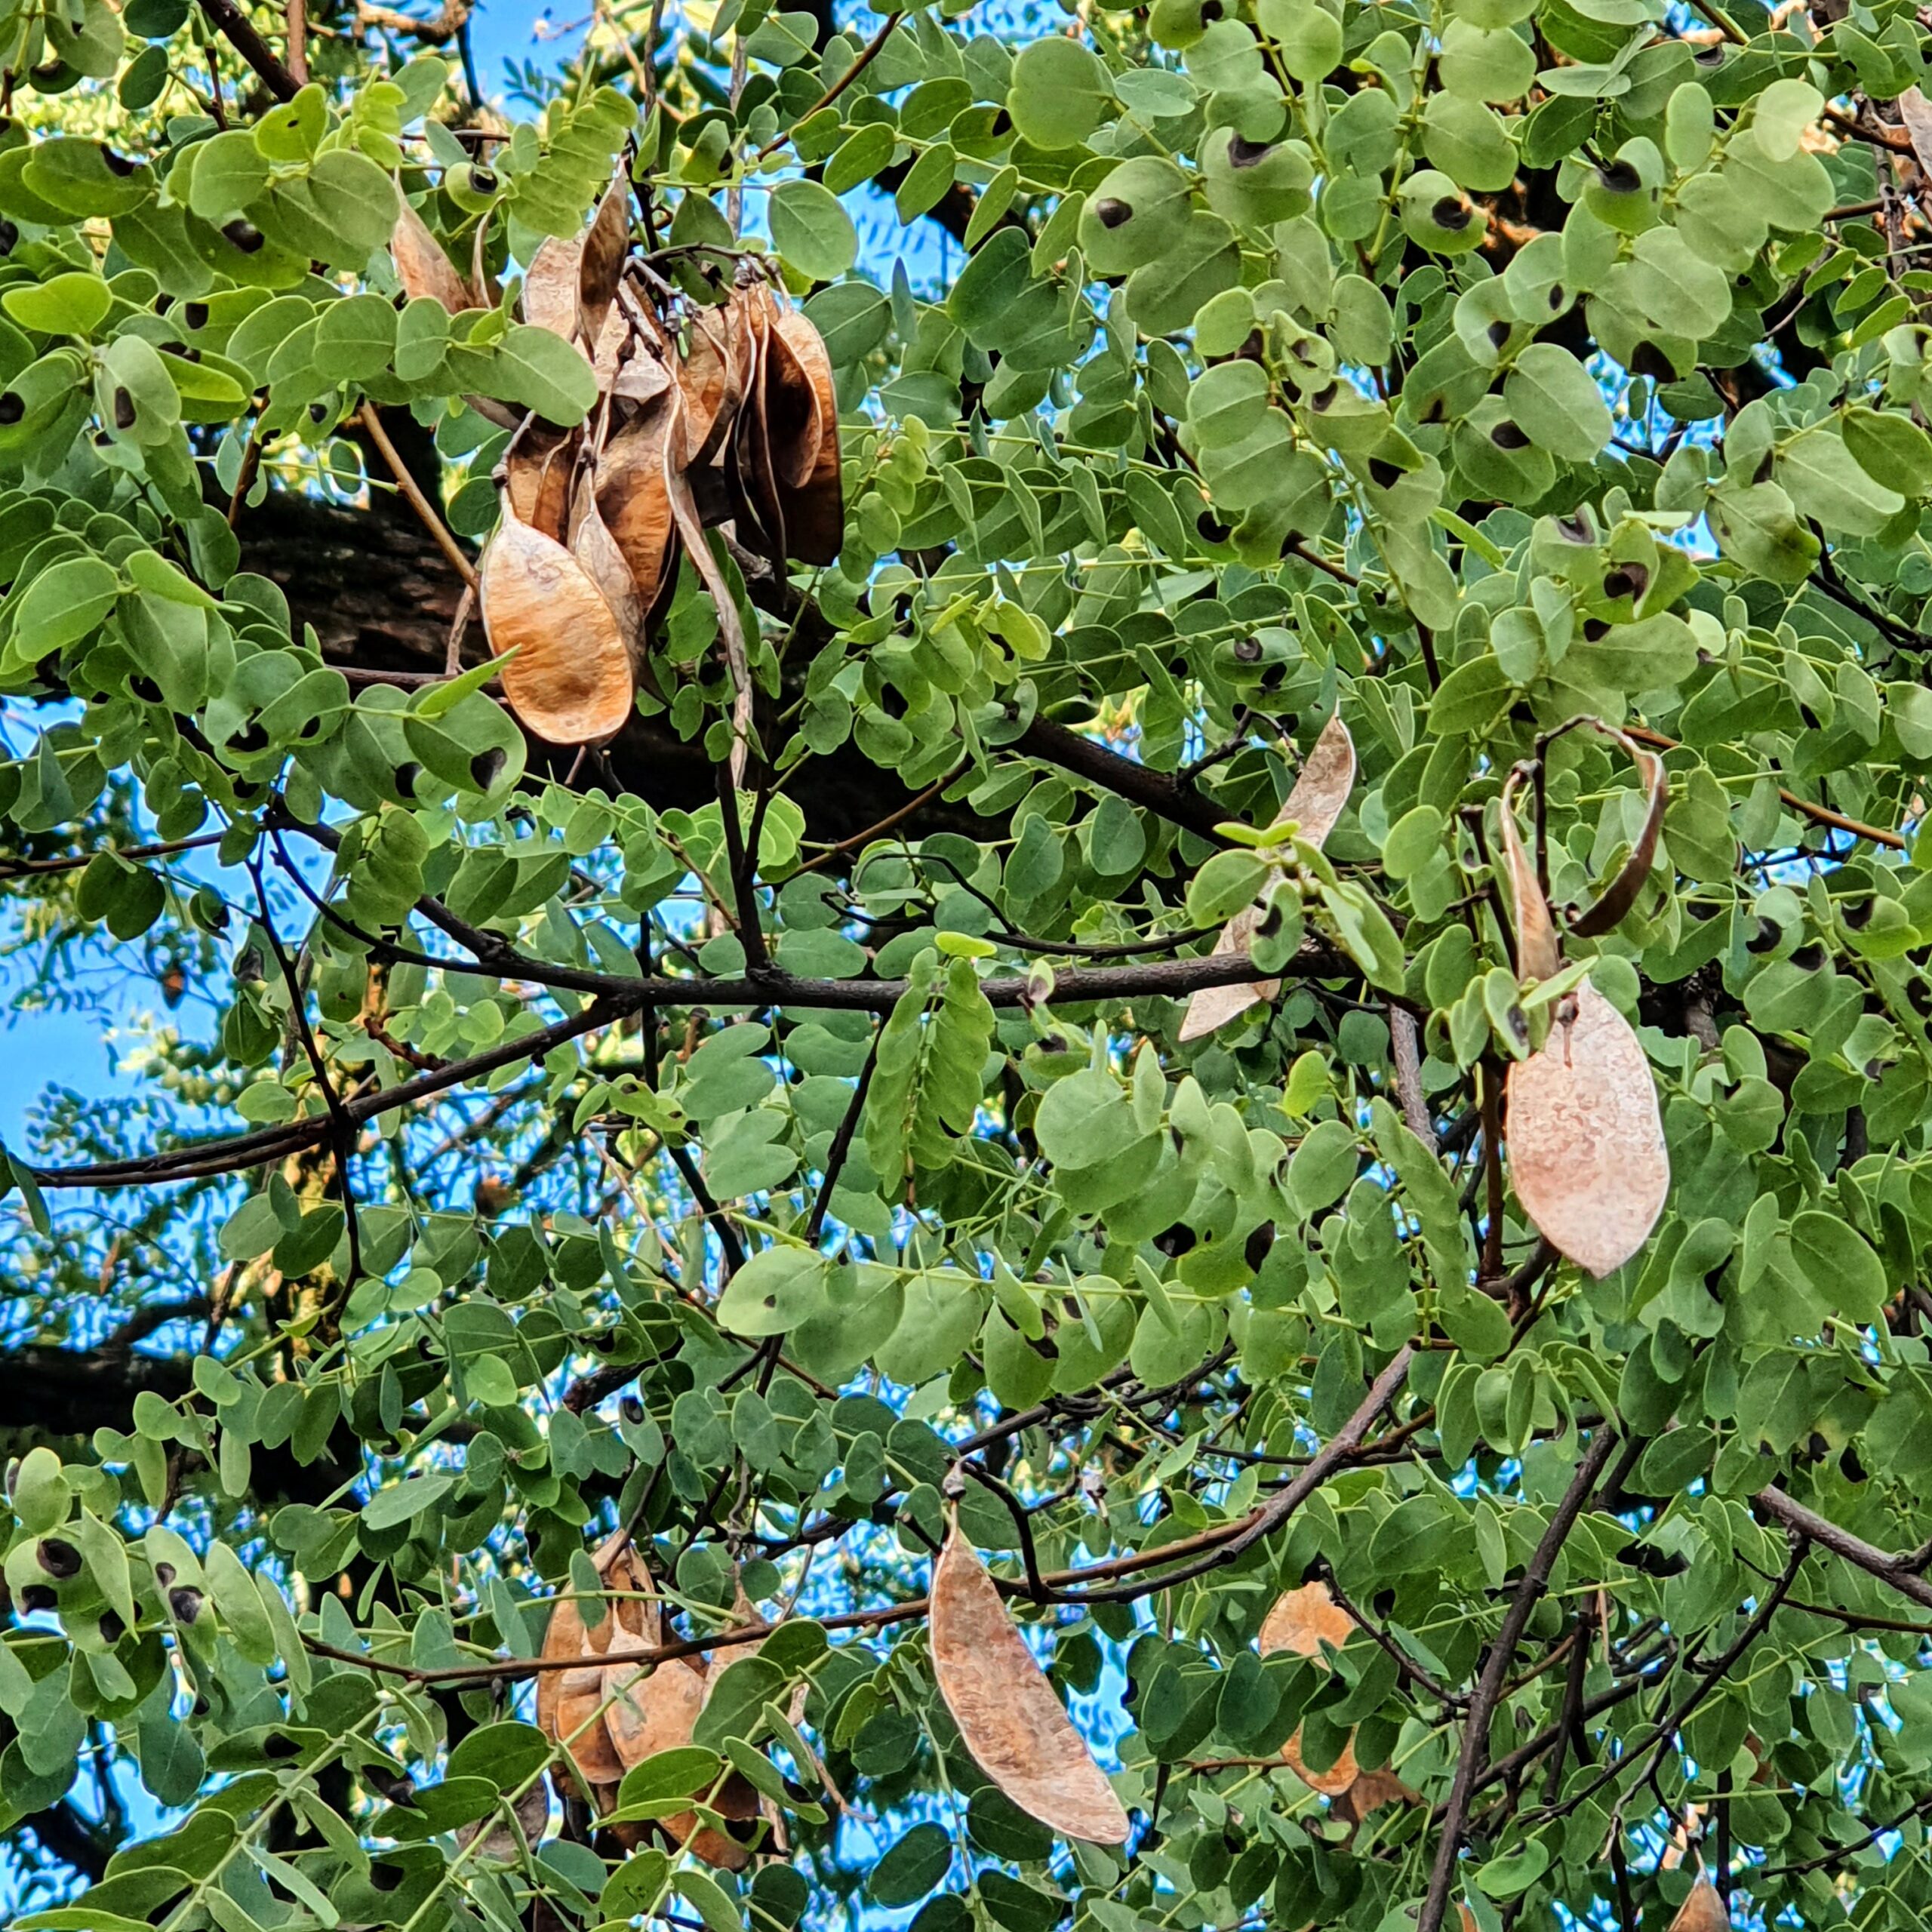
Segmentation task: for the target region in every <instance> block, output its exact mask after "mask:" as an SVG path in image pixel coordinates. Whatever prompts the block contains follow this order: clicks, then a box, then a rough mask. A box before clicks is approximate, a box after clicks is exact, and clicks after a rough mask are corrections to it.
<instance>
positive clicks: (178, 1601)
mask: <svg viewBox="0 0 1932 1932" xmlns="http://www.w3.org/2000/svg"><path fill="white" fill-rule="evenodd" d="M168 1608H169V1609H170V1610H171V1611H173V1612H174V1617H175V1620H176V1621H177V1623H193V1622H194V1620H195V1618H196V1617H198V1616H200V1615H201V1614H202V1593H201V1592H200V1591H199V1590H197V1589H192V1587H190V1586H189V1585H187V1584H186V1583H184V1584H183V1585H182V1586H181V1587H180V1589H178V1590H170V1591H169V1592H168Z"/></svg>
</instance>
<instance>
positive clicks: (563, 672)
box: [477, 503, 632, 745]
mask: <svg viewBox="0 0 1932 1932" xmlns="http://www.w3.org/2000/svg"><path fill="white" fill-rule="evenodd" d="M477 601H478V605H479V606H480V608H481V611H482V614H483V629H484V632H485V635H486V636H487V637H488V639H489V643H490V648H491V651H492V652H494V654H496V655H497V656H498V657H502V656H503V654H504V653H505V652H506V651H511V650H515V651H516V655H515V657H512V659H511V660H509V663H506V665H505V666H503V694H504V696H505V697H507V698H508V699H509V703H510V708H511V709H512V710H513V711H514V712H515V713H516V715H517V716H518V718H521V720H522V721H523V722H524V723H525V724H527V725H528V727H529V728H530V729H531V731H534V732H535V733H536V734H537V736H538V737H540V738H544V739H547V740H549V742H550V743H552V744H555V745H583V744H598V743H602V742H603V741H604V740H605V739H607V738H609V737H612V736H614V734H616V733H617V731H620V729H621V728H623V724H624V722H625V721H626V719H627V718H629V716H630V715H631V700H632V679H631V659H630V652H629V650H628V648H626V645H625V642H624V639H623V635H622V634H621V632H620V631H619V629H618V626H617V618H616V617H615V616H614V615H613V614H612V612H611V607H610V605H608V604H607V603H606V602H605V601H604V597H603V593H602V592H600V591H599V590H598V588H597V586H596V585H595V583H594V582H592V580H591V578H590V577H589V574H587V573H586V571H585V570H584V568H583V566H582V565H580V564H579V563H578V561H577V559H576V558H574V557H573V556H572V555H571V553H570V552H569V551H568V550H567V549H565V548H564V546H562V545H561V543H558V542H557V541H556V540H555V538H554V537H546V536H545V535H544V534H543V532H542V531H540V530H534V529H532V528H531V527H530V525H528V524H526V523H525V522H523V521H521V519H520V518H518V515H516V512H515V506H514V505H513V504H511V503H506V504H505V506H504V513H503V522H502V523H501V524H500V525H499V526H498V528H497V534H495V535H494V537H491V540H490V541H489V543H488V546H486V547H485V550H484V552H483V559H482V563H481V567H480V568H479V569H478V600H477Z"/></svg>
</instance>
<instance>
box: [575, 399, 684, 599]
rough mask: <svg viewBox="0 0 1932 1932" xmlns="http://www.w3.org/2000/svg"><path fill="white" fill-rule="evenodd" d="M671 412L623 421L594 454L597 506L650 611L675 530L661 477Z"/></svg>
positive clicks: (665, 573) (665, 575) (665, 576)
mask: <svg viewBox="0 0 1932 1932" xmlns="http://www.w3.org/2000/svg"><path fill="white" fill-rule="evenodd" d="M670 424H671V416H670V412H669V411H668V410H666V409H654V410H651V411H647V412H645V413H644V414H640V415H638V416H636V417H633V418H632V420H630V421H629V422H628V423H625V424H623V426H621V427H620V429H617V431H616V432H614V434H613V435H611V438H610V440H609V441H608V442H607V443H605V445H604V448H603V451H602V453H601V454H600V455H599V456H598V459H597V466H596V469H595V472H594V475H595V490H596V494H597V509H598V515H599V516H600V518H601V520H602V521H603V523H604V525H605V528H606V529H608V531H609V532H610V534H611V538H612V540H614V542H615V543H616V545H617V549H618V551H619V552H620V554H621V555H622V556H623V560H624V562H625V564H626V565H627V566H628V567H629V571H630V575H631V580H632V583H633V584H635V586H636V592H637V597H638V602H639V603H640V604H641V605H642V607H643V609H644V612H645V616H646V617H648V616H649V614H650V612H651V608H652V607H653V606H654V605H655V604H656V603H657V600H658V597H659V595H660V592H663V591H664V590H666V589H668V587H669V582H670V578H671V574H672V573H671V562H672V554H673V552H674V550H675V546H676V541H677V538H676V531H675V525H674V522H673V519H672V514H671V498H670V493H669V491H668V489H667V488H666V485H665V481H664V445H665V438H666V436H667V435H669V430H670Z"/></svg>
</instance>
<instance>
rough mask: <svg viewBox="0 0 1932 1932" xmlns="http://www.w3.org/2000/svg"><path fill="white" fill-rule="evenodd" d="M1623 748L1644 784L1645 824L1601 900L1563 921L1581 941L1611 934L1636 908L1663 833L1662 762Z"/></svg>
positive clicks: (1666, 793)
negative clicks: (1632, 908) (1659, 836)
mask: <svg viewBox="0 0 1932 1932" xmlns="http://www.w3.org/2000/svg"><path fill="white" fill-rule="evenodd" d="M1616 735H1617V737H1620V738H1621V737H1623V734H1622V733H1621V732H1619V733H1617V734H1616ZM1624 744H1625V747H1626V749H1627V750H1629V752H1630V754H1631V755H1632V757H1633V758H1635V760H1636V764H1637V770H1638V773H1639V774H1641V777H1642V778H1643V780H1644V794H1645V804H1644V823H1643V824H1642V825H1641V826H1640V827H1639V828H1638V832H1637V839H1636V843H1635V844H1633V845H1632V847H1631V848H1630V856H1629V857H1628V858H1627V859H1626V860H1624V861H1623V864H1622V865H1621V866H1620V867H1618V869H1617V876H1616V877H1615V878H1614V879H1612V880H1611V882H1610V883H1609V884H1607V886H1605V887H1604V889H1603V894H1602V896H1601V897H1600V898H1598V900H1596V902H1595V903H1594V904H1593V905H1589V906H1584V907H1583V908H1582V909H1580V910H1579V911H1577V912H1574V913H1572V914H1571V916H1570V917H1569V918H1567V920H1566V921H1564V923H1565V924H1567V926H1568V927H1569V928H1570V930H1571V931H1572V932H1573V933H1574V934H1577V937H1579V938H1581V939H1595V937H1597V935H1598V934H1599V933H1607V932H1614V931H1616V929H1617V927H1618V926H1619V925H1620V924H1622V923H1623V915H1624V914H1625V913H1626V912H1629V909H1631V907H1632V906H1634V905H1635V904H1636V903H1637V894H1638V893H1639V892H1641V891H1642V890H1643V887H1644V880H1646V879H1647V878H1649V877H1650V875H1651V864H1652V863H1653V862H1654V860H1655V859H1656V857H1657V835H1658V834H1659V833H1660V832H1662V831H1663V814H1664V808H1665V806H1666V805H1667V804H1669V802H1670V786H1669V781H1668V780H1666V777H1665V776H1664V769H1663V759H1662V758H1659V757H1658V756H1657V753H1656V752H1647V751H1641V750H1639V749H1638V748H1637V746H1635V745H1633V744H1632V743H1630V741H1629V740H1628V739H1625V740H1624Z"/></svg>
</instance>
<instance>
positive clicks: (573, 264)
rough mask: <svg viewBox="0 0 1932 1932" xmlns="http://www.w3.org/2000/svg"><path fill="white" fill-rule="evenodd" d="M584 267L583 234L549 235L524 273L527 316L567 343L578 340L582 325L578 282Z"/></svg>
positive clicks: (538, 326)
mask: <svg viewBox="0 0 1932 1932" xmlns="http://www.w3.org/2000/svg"><path fill="white" fill-rule="evenodd" d="M582 272H583V236H582V235H549V236H548V237H546V239H545V240H544V242H543V245H542V246H541V247H540V248H538V249H537V252H536V254H534V255H533V256H531V258H530V266H529V268H528V270H526V271H525V275H524V278H523V319H524V320H525V321H526V322H528V323H529V324H530V325H531V327H532V328H540V329H548V330H549V331H550V333H551V334H552V335H560V336H561V337H563V339H564V340H565V341H566V342H575V341H577V338H578V336H579V334H580V328H581V324H580V306H581V304H580V299H579V297H578V294H577V284H578V279H579V277H580V275H581V273H582Z"/></svg>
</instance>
